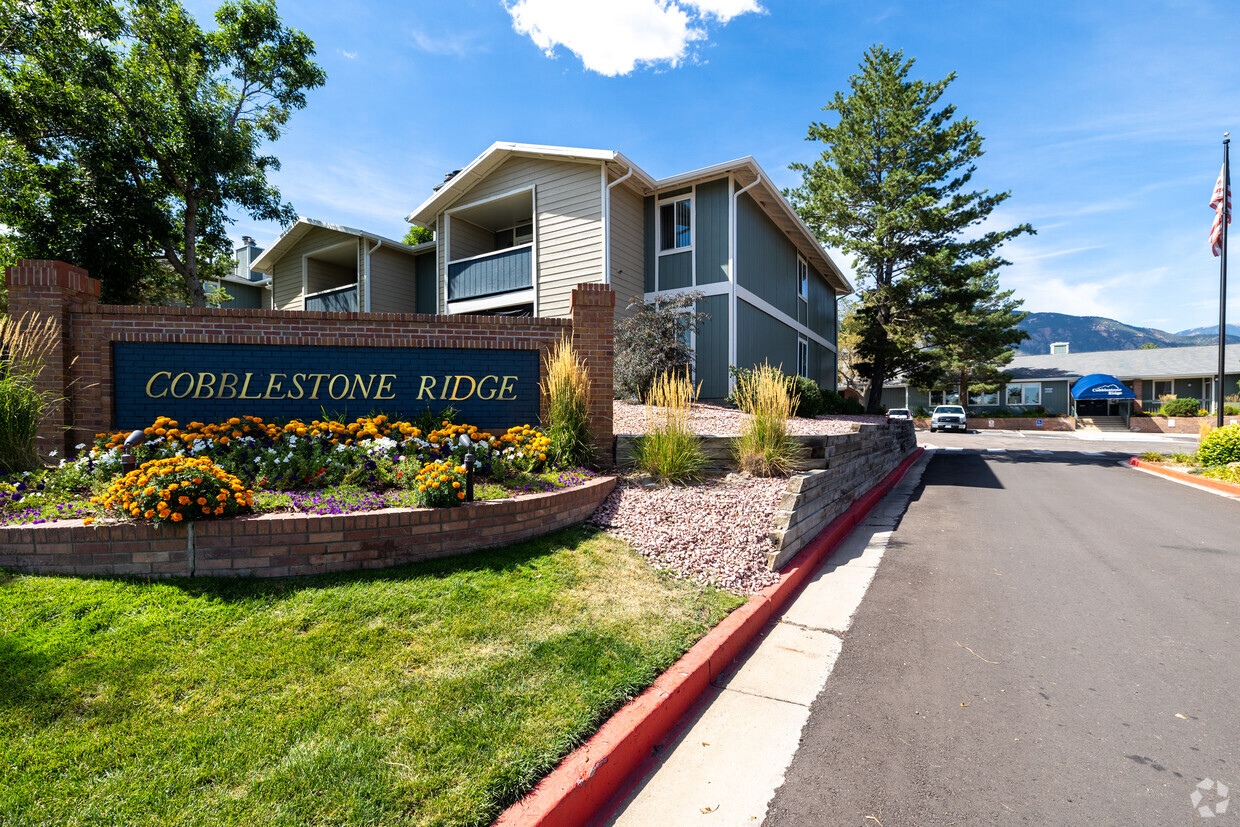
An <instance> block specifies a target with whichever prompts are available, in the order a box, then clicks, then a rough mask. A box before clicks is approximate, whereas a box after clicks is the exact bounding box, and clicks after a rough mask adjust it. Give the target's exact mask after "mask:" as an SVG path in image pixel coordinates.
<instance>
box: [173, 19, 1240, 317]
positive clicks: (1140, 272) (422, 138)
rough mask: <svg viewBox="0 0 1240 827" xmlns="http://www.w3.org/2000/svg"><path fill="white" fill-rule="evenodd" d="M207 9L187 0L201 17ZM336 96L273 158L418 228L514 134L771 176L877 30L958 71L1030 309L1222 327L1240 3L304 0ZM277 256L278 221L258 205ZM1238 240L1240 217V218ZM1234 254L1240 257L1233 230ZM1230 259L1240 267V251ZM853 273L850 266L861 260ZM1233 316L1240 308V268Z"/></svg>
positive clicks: (1238, 123)
mask: <svg viewBox="0 0 1240 827" xmlns="http://www.w3.org/2000/svg"><path fill="white" fill-rule="evenodd" d="M214 6H215V4H214V3H210V2H197V0H194V2H191V3H190V8H192V9H193V10H194V11H195V13H197V14H198V15H199V16H200V17H202V18H203V19H204V20H206V19H207V18H208V17H209V16H210V14H211V12H212V11H213V9H214ZM280 11H281V14H282V16H283V17H284V20H285V22H286V23H287V24H288V25H291V26H294V27H296V28H299V29H301V30H303V31H305V32H306V33H307V34H308V35H309V36H310V37H311V38H313V40H314V41H315V43H316V47H317V49H318V60H319V61H320V63H321V64H322V65H323V66H324V68H325V69H326V70H327V74H328V81H327V85H326V86H325V87H323V88H321V89H318V90H315V91H313V92H312V93H310V95H309V105H308V106H307V108H306V109H305V110H303V111H301V112H299V113H297V114H295V115H294V117H293V119H292V120H291V122H290V124H289V128H288V131H287V133H286V135H285V136H284V137H283V138H282V139H281V140H280V141H279V142H278V143H277V144H276V145H275V146H274V151H275V153H276V154H277V155H278V156H279V157H280V158H281V159H282V160H283V169H282V170H281V171H280V172H279V173H277V174H276V175H275V177H274V182H275V183H276V184H277V185H278V186H279V187H280V189H281V190H282V192H283V194H284V196H285V198H286V199H288V200H290V201H292V203H293V204H294V206H295V207H296V208H297V210H298V212H299V213H301V214H302V215H306V216H309V217H313V218H318V219H321V220H325V221H332V222H335V223H341V224H345V225H350V226H354V227H361V228H365V229H367V230H370V231H373V232H376V233H380V234H383V235H387V236H391V237H396V238H400V237H401V236H402V235H403V234H404V232H405V230H406V229H407V225H406V224H405V223H404V220H403V217H404V216H405V215H406V214H408V213H409V212H410V210H412V209H413V208H414V207H415V206H417V205H418V204H419V203H420V202H421V201H422V200H423V199H424V198H425V197H426V196H427V195H428V193H429V192H430V190H431V187H432V186H434V184H436V183H437V182H439V181H441V180H442V179H443V175H444V173H445V172H447V171H449V170H452V169H457V168H459V167H461V166H463V165H465V164H466V163H468V162H469V161H470V160H472V159H473V158H474V157H475V156H476V155H478V154H479V153H480V152H482V150H484V149H485V148H486V147H487V146H488V145H489V144H491V143H492V142H493V141H496V140H505V141H522V142H530V143H546V144H562V145H567V146H582V147H596V148H605V149H615V150H618V151H620V152H623V153H624V154H625V155H627V156H628V157H629V158H631V159H632V160H633V161H634V162H636V163H637V164H639V165H640V166H641V167H642V168H643V169H645V170H646V171H647V172H649V173H650V174H652V175H655V176H657V177H662V176H667V175H673V174H676V173H680V172H685V171H688V170H690V169H694V168H697V167H702V166H706V165H709V164H713V163H717V162H720V161H724V160H728V159H731V158H735V157H740V156H744V155H753V156H754V157H755V158H756V159H757V160H758V162H759V163H760V164H761V165H762V166H763V168H765V169H766V171H767V172H768V174H770V175H771V177H772V178H773V179H774V180H775V181H776V183H778V184H781V185H785V186H795V185H796V184H797V183H798V177H797V176H796V175H795V174H794V173H792V172H791V171H790V170H789V169H788V164H790V163H792V162H794V161H810V160H812V159H813V158H814V157H816V155H817V153H818V151H820V149H819V148H816V145H815V144H810V143H807V142H805V140H804V137H805V132H806V126H807V125H808V124H809V122H810V121H812V120H818V119H822V118H824V117H826V116H827V115H828V114H829V113H824V112H822V111H821V108H822V106H824V105H825V104H826V103H827V102H828V101H829V100H830V98H831V96H832V95H833V94H834V92H835V91H836V90H840V89H844V88H846V86H847V82H848V77H849V75H850V74H852V73H854V72H855V71H856V70H857V65H858V63H859V61H860V59H861V56H862V53H863V52H864V51H865V49H866V48H868V47H869V46H870V45H871V44H873V43H883V44H884V45H886V46H888V47H889V48H899V49H903V50H904V52H905V54H906V55H907V56H910V57H915V58H916V59H917V63H916V65H915V66H914V70H913V71H914V73H915V74H917V75H919V76H921V77H924V78H926V79H937V78H940V77H943V76H944V75H946V74H948V73H949V72H953V71H954V72H956V73H957V80H956V82H955V83H953V84H952V85H951V86H950V87H949V89H948V92H947V94H946V100H948V101H949V102H951V103H953V104H955V105H956V106H957V109H958V112H959V113H960V114H961V115H964V116H967V117H970V118H973V119H975V120H977V121H978V124H979V126H978V128H979V131H980V132H981V133H982V135H984V136H985V137H986V144H985V147H986V155H984V156H983V157H982V158H981V159H980V161H979V169H978V173H977V176H976V178H975V182H976V183H977V185H978V186H979V187H984V188H988V189H991V190H1011V192H1012V197H1011V198H1010V199H1009V200H1008V201H1007V202H1006V203H1005V204H1004V205H1003V206H1002V208H1001V209H1000V210H998V211H996V213H995V215H994V216H993V217H992V220H993V221H994V222H995V226H1001V225H1014V224H1018V223H1021V222H1029V223H1031V224H1033V225H1034V227H1035V228H1036V229H1037V230H1038V235H1037V236H1034V237H1027V238H1023V239H1020V240H1019V241H1018V242H1016V243H1013V244H1010V245H1009V246H1008V247H1006V248H1005V251H1006V255H1007V257H1008V258H1009V259H1010V260H1011V261H1012V262H1013V264H1012V266H1011V267H1008V268H1006V269H1005V270H1004V272H1003V274H1002V276H1001V281H1002V283H1003V285H1004V286H1005V287H1007V288H1012V289H1015V290H1016V294H1017V296H1019V297H1021V298H1023V299H1024V300H1025V309H1026V310H1032V311H1056V312H1064V313H1077V314H1097V315H1103V316H1109V317H1112V318H1116V319H1119V320H1120V321H1123V322H1126V323H1129V324H1136V325H1142V326H1151V327H1160V328H1163V329H1166V330H1172V331H1175V330H1180V329H1183V328H1187V327H1192V326H1197V325H1208V324H1214V323H1217V321H1218V260H1217V259H1215V258H1214V257H1213V256H1211V254H1210V250H1209V244H1208V240H1207V236H1208V233H1209V227H1210V222H1211V219H1212V215H1211V211H1210V209H1209V208H1208V206H1207V204H1208V202H1209V199H1210V191H1211V189H1212V188H1213V185H1214V181H1215V179H1216V177H1217V176H1218V172H1219V167H1220V165H1221V163H1222V146H1221V140H1222V133H1223V132H1224V131H1226V130H1233V131H1236V132H1237V137H1240V129H1238V127H1240V50H1237V49H1236V48H1235V42H1236V38H1237V36H1240V25H1238V24H1240V7H1238V6H1237V5H1236V3H1235V2H1234V0H1202V2H1174V1H1172V2H1142V0H1132V1H1131V2H1125V3H1122V4H1121V3H1118V2H1093V3H1080V2H1069V1H1068V0H1046V2H1042V3H1016V2H998V1H997V0H973V2H955V1H954V0H942V1H941V2H935V3H926V2H924V0H907V1H905V0H899V1H896V2H883V0H877V1H875V0H871V2H782V1H781V0H613V1H612V2H602V0H598V1H596V2H586V0H507V2H506V3H505V2H500V0H460V2H419V1H418V0H412V2H411V1H410V0H406V2H399V3H397V2H390V3H389V2H365V3H358V4H352V3H340V2H321V1H320V0H311V1H310V2H304V1H302V0H299V2H295V3H294V2H288V1H287V0H286V2H285V3H283V4H282V5H281V7H280ZM233 229H234V236H235V237H236V238H240V236H241V235H243V234H248V235H252V236H254V237H255V239H257V241H258V242H259V244H260V245H263V246H265V245H266V244H268V243H270V242H271V241H272V240H274V239H275V238H276V237H277V236H278V235H279V232H280V228H279V227H278V226H276V225H271V224H260V223H255V222H252V221H251V220H250V219H248V218H247V217H245V216H237V223H236V224H235V225H234V228H233ZM1233 229H1235V230H1236V232H1237V233H1240V225H1233ZM1232 248H1233V249H1234V250H1240V247H1237V245H1236V244H1233V245H1232ZM1232 259H1233V261H1240V252H1238V253H1234V254H1233V256H1232ZM849 263H850V262H848V261H847V260H844V261H841V264H843V265H845V266H847V265H848V264H849ZM1233 271H1234V272H1235V274H1236V275H1235V277H1234V278H1233V280H1232V281H1233V285H1234V286H1233V287H1232V289H1231V290H1230V291H1229V292H1230V294H1231V296H1232V297H1233V298H1232V299H1231V300H1230V301H1229V302H1228V304H1229V308H1228V318H1229V320H1232V321H1240V266H1237V267H1234V268H1233Z"/></svg>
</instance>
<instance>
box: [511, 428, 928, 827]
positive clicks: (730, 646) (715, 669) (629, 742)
mask: <svg viewBox="0 0 1240 827" xmlns="http://www.w3.org/2000/svg"><path fill="white" fill-rule="evenodd" d="M924 450H925V449H924V448H921V447H920V446H919V447H917V448H916V449H914V451H913V453H911V454H909V455H908V456H907V457H905V459H904V461H903V462H901V463H900V464H899V465H898V466H897V467H896V468H895V470H893V471H892V472H891V473H889V474H888V475H887V476H885V477H883V479H882V481H881V482H879V483H878V484H877V485H875V486H874V487H873V488H871V489H870V490H869V491H867V492H866V493H865V494H863V495H862V496H861V497H859V498H858V499H857V500H856V501H855V502H854V503H853V504H852V505H851V506H850V507H849V508H848V510H847V511H845V512H844V513H843V514H841V515H840V516H838V517H836V518H835V519H834V520H832V521H831V523H830V525H828V526H827V527H826V528H825V529H823V530H822V531H821V532H819V533H818V536H816V537H815V538H814V539H813V540H811V541H810V542H809V545H807V546H806V547H805V548H803V549H802V550H801V552H800V553H799V554H798V555H797V556H796V557H794V558H793V559H792V560H791V561H789V563H788V564H787V565H786V566H784V569H783V573H782V574H781V575H780V578H779V582H778V583H775V584H773V585H771V586H768V587H767V588H765V589H763V590H762V591H760V592H758V593H757V594H755V595H753V596H752V597H750V598H749V600H748V601H747V602H746V603H745V604H744V605H743V606H741V607H739V608H737V609H736V610H734V611H733V612H732V613H731V614H729V615H728V616H727V617H725V618H724V619H723V620H722V621H720V622H719V625H717V626H715V628H713V629H711V630H710V631H709V632H708V633H707V634H706V636H705V637H703V638H702V639H701V640H699V641H698V642H697V643H696V644H695V645H694V646H693V648H691V649H690V650H689V651H688V652H686V653H685V654H684V656H683V657H681V659H680V660H678V661H676V663H675V665H673V666H672V668H671V669H669V670H667V671H666V672H664V673H663V674H662V675H661V676H660V677H659V678H658V679H657V680H656V681H655V682H654V684H653V685H652V686H651V687H650V688H649V689H647V690H646V691H645V692H643V693H642V694H641V695H639V696H637V697H636V698H634V699H633V700H632V701H630V702H629V703H628V704H626V705H625V707H624V708H623V709H621V710H620V711H619V712H617V713H616V714H615V715H613V716H612V717H611V718H610V719H608V721H607V722H606V723H605V724H603V726H602V727H600V728H599V730H598V732H596V733H595V734H594V735H593V736H592V737H591V738H590V740H588V741H586V743H584V744H582V745H581V746H580V747H578V748H577V749H576V750H574V751H573V753H572V754H571V755H569V756H568V757H567V758H565V759H564V760H563V761H561V762H560V764H559V766H557V767H556V768H555V769H554V770H552V772H551V774H550V775H548V776H547V777H546V778H544V779H543V780H542V781H540V782H538V785H537V786H535V787H534V789H533V790H531V791H530V793H529V794H528V795H527V796H525V798H523V799H521V800H520V801H518V802H517V803H516V804H513V805H512V806H511V807H509V808H508V809H507V810H505V811H504V812H503V813H501V814H500V816H499V818H497V819H496V820H495V822H494V823H493V825H492V827H576V825H581V824H584V823H585V822H586V821H587V820H588V819H589V818H590V817H591V816H592V815H594V813H595V812H596V811H597V810H598V809H599V808H600V807H602V806H603V805H604V804H606V803H607V801H608V800H609V799H610V798H611V797H612V795H613V794H615V792H616V791H617V790H618V789H619V788H620V786H621V785H622V784H623V783H624V781H625V779H627V778H628V776H629V774H630V773H631V772H633V770H635V769H637V767H638V766H640V765H641V763H642V761H644V760H645V759H646V756H648V755H649V754H650V750H651V748H653V747H654V745H655V744H657V743H658V742H659V741H661V740H662V739H663V737H664V736H665V735H666V734H667V733H668V732H669V731H671V729H672V728H673V727H674V726H675V725H676V723H677V721H679V720H680V718H681V716H683V715H684V714H685V713H686V712H687V711H688V710H689V709H690V707H692V706H693V704H694V703H695V702H697V700H698V698H699V697H701V695H702V694H703V693H704V692H705V691H706V690H707V688H708V687H709V686H710V682H711V681H712V680H714V679H715V678H716V677H717V676H718V675H719V674H721V673H722V672H723V671H724V670H725V669H726V668H727V667H728V665H729V664H730V663H732V661H733V660H735V659H736V658H737V656H739V655H740V654H741V653H742V652H744V651H745V649H746V647H748V646H749V644H750V643H751V642H752V641H753V639H754V638H755V637H757V635H758V633H759V632H761V631H762V629H763V628H765V627H766V624H767V623H768V622H769V621H770V619H771V618H772V617H774V616H775V614H776V613H777V612H778V611H780V610H781V609H782V608H783V607H784V605H785V604H786V603H788V602H789V601H790V600H791V598H792V597H793V595H795V594H796V593H797V591H798V590H799V589H800V587H801V586H802V585H803V584H804V583H805V581H806V580H808V579H809V578H810V577H811V576H812V575H813V574H814V572H816V571H818V568H819V566H820V565H821V564H822V562H823V561H824V560H826V559H827V557H828V556H830V554H831V552H832V551H834V550H835V548H836V547H837V546H838V545H839V544H840V543H841V542H842V541H843V540H844V538H846V537H847V536H848V535H849V534H851V533H852V530H853V528H855V527H856V526H857V525H858V524H859V523H860V522H861V521H862V520H864V519H865V516H866V514H868V513H869V511H870V509H871V508H873V507H874V505H875V504H876V503H877V502H878V501H879V500H880V499H882V497H883V496H884V495H886V494H887V492H888V491H890V490H891V489H892V488H894V487H895V486H896V483H898V482H899V481H900V480H901V479H902V478H903V477H904V474H905V473H906V472H907V471H908V469H909V468H910V467H911V466H912V465H913V463H914V462H916V461H917V460H918V458H920V457H921V455H922V453H923V452H924Z"/></svg>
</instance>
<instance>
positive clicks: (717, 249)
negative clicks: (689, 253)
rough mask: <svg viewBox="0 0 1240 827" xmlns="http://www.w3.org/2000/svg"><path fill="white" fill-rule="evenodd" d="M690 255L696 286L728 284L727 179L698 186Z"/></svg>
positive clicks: (695, 197)
mask: <svg viewBox="0 0 1240 827" xmlns="http://www.w3.org/2000/svg"><path fill="white" fill-rule="evenodd" d="M694 208H695V209H696V211H697V215H696V216H694V218H693V222H694V227H693V232H694V237H693V252H694V254H695V255H696V256H697V283H698V284H713V283H715V282H720V281H727V280H728V179H726V178H723V179H721V180H718V181H710V182H708V183H705V184H698V186H697V193H696V195H695V196H694Z"/></svg>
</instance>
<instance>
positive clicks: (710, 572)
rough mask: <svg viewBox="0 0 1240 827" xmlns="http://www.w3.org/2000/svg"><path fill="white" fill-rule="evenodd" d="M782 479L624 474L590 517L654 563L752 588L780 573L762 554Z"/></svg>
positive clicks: (700, 580) (690, 576) (745, 590)
mask: <svg viewBox="0 0 1240 827" xmlns="http://www.w3.org/2000/svg"><path fill="white" fill-rule="evenodd" d="M787 484H788V481H787V480H785V479H781V478H775V479H756V478H752V479H751V478H745V477H740V476H737V475H735V474H733V475H729V477H728V478H727V479H724V480H712V481H709V482H704V483H701V484H698V485H691V486H683V487H682V486H661V487H658V488H645V487H643V486H641V485H637V484H634V483H631V482H624V481H622V482H621V483H620V484H619V485H617V486H616V490H615V491H613V492H612V493H611V495H610V496H608V497H607V499H606V500H604V501H603V504H602V505H600V506H599V507H598V510H597V511H595V512H594V515H593V516H592V517H591V518H590V522H591V523H593V524H594V525H597V526H599V527H601V528H604V529H606V530H607V531H608V532H609V533H611V534H614V535H615V536H617V537H619V538H621V539H622V540H624V541H626V542H627V543H629V544H630V545H632V546H633V547H634V548H636V549H637V550H638V552H640V553H641V555H642V556H643V557H645V558H646V559H647V560H649V561H650V563H651V565H653V566H655V568H659V569H667V570H670V571H671V572H673V573H674V574H675V575H676V576H678V577H682V578H684V579H686V580H690V581H692V582H694V583H697V584H698V585H713V586H717V587H719V588H723V589H727V590H729V591H732V592H738V593H742V594H751V593H753V592H757V591H760V590H762V589H763V588H765V587H767V586H769V585H771V584H772V583H774V582H776V581H777V580H778V579H779V575H778V574H777V573H776V572H773V571H770V570H769V569H768V568H767V566H766V554H767V552H768V551H771V550H772V548H773V547H772V544H771V540H770V537H769V532H770V531H771V529H772V528H773V526H774V518H775V510H776V507H777V506H778V504H779V500H780V498H781V496H782V495H783V492H784V489H785V487H786V486H787Z"/></svg>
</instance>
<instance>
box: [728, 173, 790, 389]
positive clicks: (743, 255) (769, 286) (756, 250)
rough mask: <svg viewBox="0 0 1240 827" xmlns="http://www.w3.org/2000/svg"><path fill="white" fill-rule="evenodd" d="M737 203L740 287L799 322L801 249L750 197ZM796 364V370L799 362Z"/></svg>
mask: <svg viewBox="0 0 1240 827" xmlns="http://www.w3.org/2000/svg"><path fill="white" fill-rule="evenodd" d="M737 202H738V203H737V213H736V258H737V266H736V275H737V279H738V283H739V284H740V285H741V286H742V287H744V288H746V289H747V290H750V291H752V292H753V293H755V294H756V295H757V296H759V297H760V298H762V299H765V300H766V301H768V302H770V303H771V304H772V305H774V306H775V307H776V308H778V309H779V310H782V311H783V312H784V313H787V314H788V315H789V316H790V317H792V318H794V319H795V318H796V316H797V304H798V302H799V301H800V299H798V298H797V249H796V247H795V246H793V244H792V242H791V241H789V240H788V238H787V236H785V235H784V234H783V232H782V231H781V230H780V229H779V228H778V227H776V226H775V224H774V223H773V222H772V221H771V219H769V218H767V217H766V213H764V212H763V211H762V208H761V207H759V206H758V205H757V204H756V203H754V200H753V199H752V198H750V197H749V193H745V194H744V195H742V196H741V197H740V198H738V199H737ZM794 356H795V354H794ZM792 364H793V367H795V366H796V361H795V359H794V360H793V362H792Z"/></svg>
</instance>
